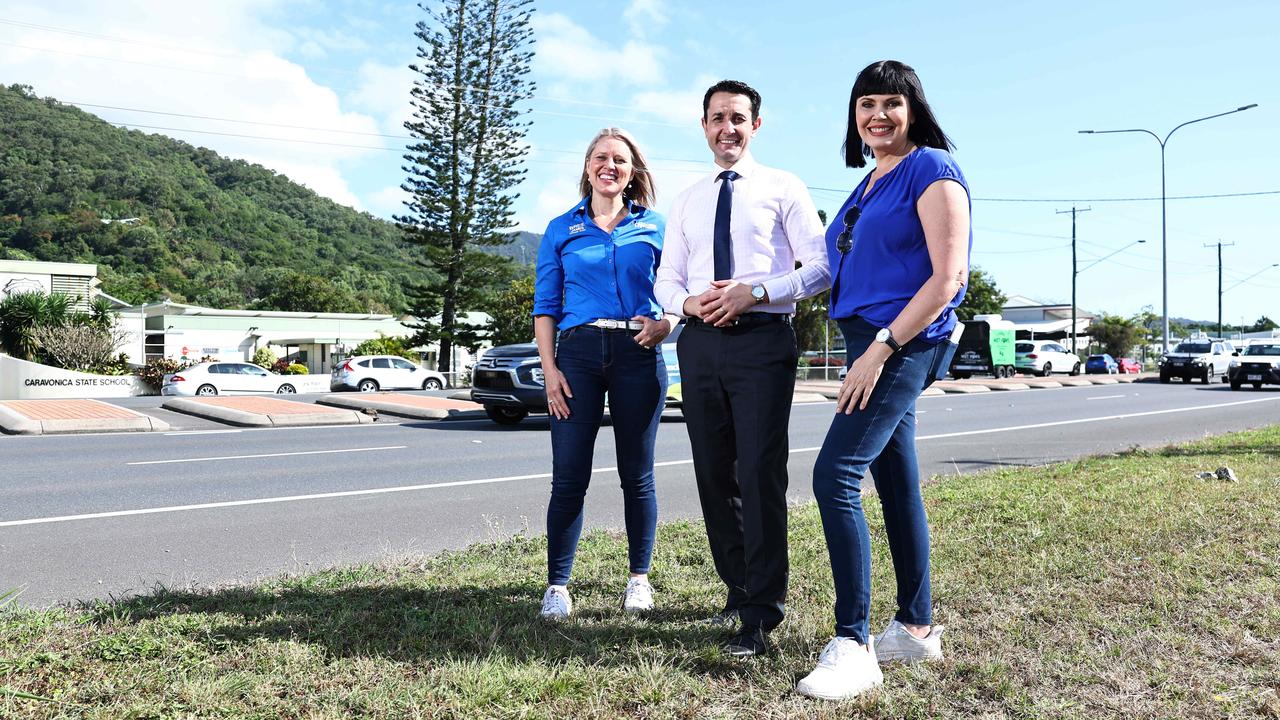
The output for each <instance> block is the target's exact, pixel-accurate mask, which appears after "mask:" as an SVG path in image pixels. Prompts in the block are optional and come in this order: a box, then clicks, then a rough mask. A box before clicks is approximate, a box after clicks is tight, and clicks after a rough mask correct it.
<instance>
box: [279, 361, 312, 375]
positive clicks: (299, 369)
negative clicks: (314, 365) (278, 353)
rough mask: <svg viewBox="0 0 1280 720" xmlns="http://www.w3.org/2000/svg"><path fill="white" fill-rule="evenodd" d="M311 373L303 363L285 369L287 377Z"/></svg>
mask: <svg viewBox="0 0 1280 720" xmlns="http://www.w3.org/2000/svg"><path fill="white" fill-rule="evenodd" d="M309 372H311V371H310V370H307V366H306V365H303V364H302V363H293V364H291V365H289V366H288V367H286V368H285V369H284V374H285V375H306V374H307V373H309Z"/></svg>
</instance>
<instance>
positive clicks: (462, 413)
mask: <svg viewBox="0 0 1280 720" xmlns="http://www.w3.org/2000/svg"><path fill="white" fill-rule="evenodd" d="M455 394H456V393H455ZM449 399H450V400H454V399H458V398H454V397H453V396H450V397H449ZM466 402H470V398H467V399H466ZM316 404H318V405H328V406H331V407H340V408H346V409H351V410H356V411H364V410H377V411H378V412H380V413H386V414H388V415H396V416H399V417H407V418H412V419H414V420H444V419H446V418H453V419H459V420H465V419H470V418H477V417H484V416H485V413H484V408H482V407H481V408H476V409H460V408H433V407H422V406H418V405H406V404H404V403H398V402H395V401H394V400H390V399H383V398H381V397H379V396H378V395H375V394H367V395H366V394H362V395H326V396H324V397H322V398H320V399H318V400H316Z"/></svg>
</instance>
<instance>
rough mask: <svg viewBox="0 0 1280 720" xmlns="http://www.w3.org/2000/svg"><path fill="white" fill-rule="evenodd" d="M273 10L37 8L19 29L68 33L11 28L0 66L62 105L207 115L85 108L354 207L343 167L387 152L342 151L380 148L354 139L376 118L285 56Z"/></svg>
mask: <svg viewBox="0 0 1280 720" xmlns="http://www.w3.org/2000/svg"><path fill="white" fill-rule="evenodd" d="M276 5H278V3H275V2H271V1H269V0H268V1H263V0H224V1H221V2H218V3H207V4H198V3H156V2H151V1H149V0H117V1H116V2H111V3H101V2H96V1H90V0H71V1H66V2H53V3H49V4H46V5H34V4H31V5H28V6H27V7H25V8H24V9H23V11H22V15H21V17H15V18H12V19H14V20H18V21H20V22H24V23H29V24H30V25H40V26H45V27H46V28H56V29H58V30H61V31H62V32H57V31H50V30H48V29H39V28H35V27H30V26H27V27H15V26H8V27H6V28H5V30H6V33H5V36H4V39H5V41H6V42H8V43H11V44H12V45H18V46H22V47H20V48H15V47H12V46H11V45H0V67H3V68H4V69H5V79H6V81H8V82H19V83H23V84H28V85H31V86H32V87H33V88H34V89H35V92H36V93H37V94H39V95H41V96H52V97H55V98H57V99H59V100H62V101H65V102H79V103H93V104H97V105H110V106H115V107H117V108H133V109H140V110H152V111H160V112H165V113H175V114H182V115H193V116H203V118H191V117H175V116H172V115H157V114H148V113H140V112H128V111H123V110H108V109H104V108H85V109H86V110H87V111H88V112H92V113H94V114H96V115H99V116H100V117H103V118H104V119H106V120H108V121H113V122H119V123H128V124H131V125H135V126H136V125H146V126H152V128H153V129H146V130H145V131H146V132H160V133H163V134H165V135H169V136H171V137H177V138H180V139H183V140H185V141H187V142H189V143H192V144H195V145H200V146H204V147H209V148H211V149H213V150H215V151H216V152H218V153H219V154H222V155H226V156H229V157H233V158H245V159H248V160H250V161H251V162H257V163H259V164H261V165H263V166H265V167H268V168H271V169H273V170H276V171H278V172H283V173H285V174H286V175H288V176H289V177H290V179H292V180H294V181H296V182H300V183H303V184H305V185H307V186H308V187H310V188H312V189H313V190H315V191H316V192H319V193H321V194H323V195H326V196H328V197H331V198H333V199H334V200H336V201H338V202H340V203H343V204H346V205H352V206H358V204H359V203H358V201H357V199H356V197H355V195H354V194H352V192H351V191H350V189H349V188H348V185H347V182H346V181H345V180H344V179H343V177H342V172H341V171H340V169H339V168H340V166H341V164H342V163H344V162H350V161H352V160H354V159H358V158H362V157H370V156H380V155H383V154H385V153H381V152H379V151H376V150H367V149H362V148H360V147H344V146H377V145H379V144H381V142H380V140H379V139H378V138H373V137H367V136H364V135H360V134H358V133H376V132H378V131H379V125H378V123H377V121H375V119H374V118H373V117H370V116H369V115H366V114H362V113H355V112H350V111H348V110H346V109H344V108H343V107H342V103H341V102H340V99H339V97H338V95H337V94H336V93H335V92H334V91H333V90H331V89H330V88H328V87H325V86H322V85H320V84H318V83H317V82H316V81H314V80H313V79H311V78H310V77H309V76H308V74H307V72H306V70H305V69H304V68H303V67H301V66H299V65H297V64H296V63H293V62H291V61H289V60H286V59H285V58H284V57H283V56H282V55H281V53H282V52H283V50H284V49H286V48H293V47H298V46H299V37H298V36H297V35H295V34H290V33H288V32H284V31H281V30H278V29H275V28H273V27H270V26H269V25H267V24H266V23H265V21H264V20H262V19H261V18H263V17H264V16H265V14H267V13H270V12H272V11H273V10H274V9H275V6H276ZM317 39H318V40H317ZM307 41H322V42H321V44H326V43H327V44H329V45H330V46H338V45H342V44H343V43H349V42H350V39H349V38H344V37H343V36H341V34H336V35H325V34H323V33H320V34H318V35H317V34H315V33H312V34H311V37H309V38H306V39H303V40H302V42H303V43H305V42H307ZM204 118H227V119H232V120H238V121H240V122H225V121H219V120H212V119H204ZM246 121H248V122H246ZM250 123H254V124H250ZM286 126H288V127H286ZM303 127H305V128H321V129H324V130H316V129H302V128H303ZM154 128H166V129H154ZM183 130H190V131H195V130H201V131H204V133H196V132H183ZM333 131H339V132H333ZM212 133H222V134H221V135H217V134H212ZM232 136H258V137H252V138H251V137H232ZM263 138H267V139H263ZM297 141H310V142H314V143H329V144H304V143H301V142H297Z"/></svg>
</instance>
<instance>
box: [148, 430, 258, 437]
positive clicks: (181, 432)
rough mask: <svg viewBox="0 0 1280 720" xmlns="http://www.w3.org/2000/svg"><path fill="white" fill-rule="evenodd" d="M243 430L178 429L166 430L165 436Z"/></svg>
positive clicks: (220, 433) (218, 433)
mask: <svg viewBox="0 0 1280 720" xmlns="http://www.w3.org/2000/svg"><path fill="white" fill-rule="evenodd" d="M238 432H244V431H243V430H178V431H176V432H167V433H165V434H164V436H165V437H172V436H174V435H225V434H227V433H238Z"/></svg>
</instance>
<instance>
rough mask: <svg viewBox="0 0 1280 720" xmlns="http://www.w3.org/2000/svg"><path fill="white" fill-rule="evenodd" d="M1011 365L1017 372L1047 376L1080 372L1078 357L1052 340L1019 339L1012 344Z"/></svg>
mask: <svg viewBox="0 0 1280 720" xmlns="http://www.w3.org/2000/svg"><path fill="white" fill-rule="evenodd" d="M1013 366H1014V367H1015V368H1016V369H1017V370H1018V372H1024V373H1034V374H1036V375H1040V376H1047V375H1049V374H1050V373H1056V372H1059V373H1067V374H1070V375H1079V374H1080V358H1079V357H1076V355H1075V354H1074V353H1071V352H1070V351H1068V350H1067V349H1066V348H1064V347H1062V346H1061V345H1059V344H1058V343H1056V342H1054V341H1052V340H1019V341H1017V342H1016V343H1014V345H1013Z"/></svg>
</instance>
